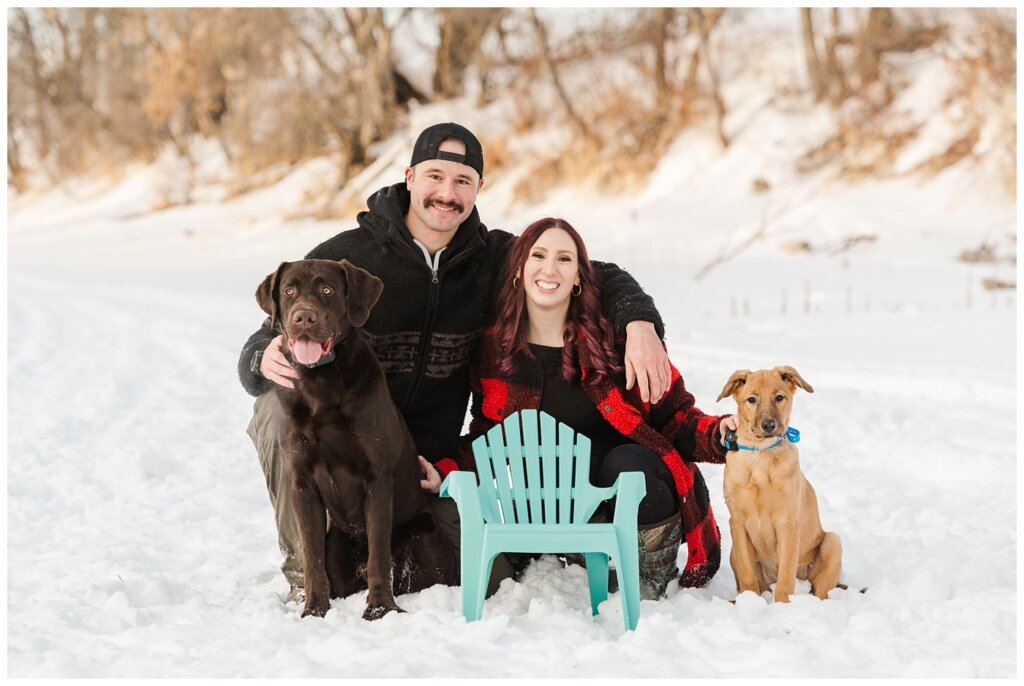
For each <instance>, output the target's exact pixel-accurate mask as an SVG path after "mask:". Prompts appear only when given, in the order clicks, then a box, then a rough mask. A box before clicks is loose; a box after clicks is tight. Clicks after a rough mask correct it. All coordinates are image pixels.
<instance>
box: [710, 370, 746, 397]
mask: <svg viewBox="0 0 1024 686" xmlns="http://www.w3.org/2000/svg"><path fill="white" fill-rule="evenodd" d="M748 376H750V370H749V369H738V370H736V371H734V372H733V373H732V376H730V377H729V380H728V381H726V382H725V387H724V388H722V392H721V393H719V394H718V398H716V402H717V401H718V400H721V399H722V398H724V397H726V396H727V395H732V394H733V393H735V392H736V389H738V388H739V387H740V386H742V385H743V384H745V383H747V377H748Z"/></svg>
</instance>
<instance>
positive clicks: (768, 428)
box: [761, 419, 776, 434]
mask: <svg viewBox="0 0 1024 686" xmlns="http://www.w3.org/2000/svg"><path fill="white" fill-rule="evenodd" d="M775 427H776V424H775V420H774V419H766V420H764V421H763V422H761V430H762V431H764V432H765V433H766V434H770V433H772V432H773V431H775Z"/></svg>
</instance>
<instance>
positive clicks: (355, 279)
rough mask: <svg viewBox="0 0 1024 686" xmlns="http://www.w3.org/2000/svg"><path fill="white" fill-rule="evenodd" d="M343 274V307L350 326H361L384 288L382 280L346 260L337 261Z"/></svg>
mask: <svg viewBox="0 0 1024 686" xmlns="http://www.w3.org/2000/svg"><path fill="white" fill-rule="evenodd" d="M338 264H339V265H341V271H342V273H343V274H344V275H345V309H346V310H347V311H348V320H349V321H350V322H352V326H362V325H363V324H365V323H366V319H367V317H369V316H370V310H371V309H373V306H374V305H376V304H377V299H378V298H379V297H380V294H381V292H383V290H384V282H383V281H381V280H380V279H378V278H377V277H376V276H374V275H373V274H371V273H370V272H368V271H366V270H365V269H360V268H359V267H357V266H355V265H354V264H352V263H351V262H349V261H348V260H341V261H340V262H338Z"/></svg>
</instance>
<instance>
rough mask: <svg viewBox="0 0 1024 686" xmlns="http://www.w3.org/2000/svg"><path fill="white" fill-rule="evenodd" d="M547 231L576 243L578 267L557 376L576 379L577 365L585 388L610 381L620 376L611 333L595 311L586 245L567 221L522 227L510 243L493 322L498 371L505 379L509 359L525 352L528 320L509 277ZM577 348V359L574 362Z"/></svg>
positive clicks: (511, 365) (522, 296) (596, 295)
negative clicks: (557, 231)
mask: <svg viewBox="0 0 1024 686" xmlns="http://www.w3.org/2000/svg"><path fill="white" fill-rule="evenodd" d="M548 229H562V230H563V231H565V232H566V233H568V234H569V236H571V237H572V240H573V242H574V243H575V244H576V254H577V257H578V259H577V263H578V265H579V276H580V294H579V295H574V296H572V297H571V298H570V300H569V311H568V313H567V314H566V320H565V332H564V333H563V335H562V339H563V341H564V343H565V346H564V349H563V352H562V378H563V379H565V380H566V381H570V382H571V381H572V380H573V379H575V378H576V376H577V367H579V369H583V370H586V378H585V382H586V383H587V384H588V385H590V384H594V383H598V382H600V381H601V380H602V379H607V378H611V377H612V374H615V373H618V374H621V373H622V371H623V367H622V361H621V359H620V357H619V354H618V352H617V351H616V349H615V329H613V328H612V325H611V322H609V321H608V318H607V317H605V316H604V313H603V312H602V311H601V291H600V288H599V287H598V285H597V274H596V272H595V271H594V265H593V264H592V263H591V262H590V258H589V257H588V256H587V247H586V246H585V245H584V244H583V239H582V238H581V237H580V234H579V233H578V232H577V231H576V229H574V228H573V227H572V225H571V224H569V222H567V221H565V220H564V219H555V218H552V217H547V218H545V219H540V220H538V221H535V222H534V223H532V224H530V225H529V226H527V227H526V229H525V230H524V231H523V233H522V234H521V235H520V236H519V237H518V238H517V239H516V241H515V244H514V245H513V246H512V251H511V252H510V253H509V256H508V260H507V262H506V263H505V271H504V274H503V280H502V282H501V283H502V285H501V290H500V292H499V294H498V305H497V315H498V318H497V322H496V324H495V339H496V341H497V347H498V350H497V353H498V367H499V369H501V371H502V372H503V373H504V374H505V375H506V376H510V375H511V374H512V373H513V372H514V371H515V367H516V365H515V356H516V355H517V354H519V353H521V352H523V351H527V354H529V351H528V350H527V348H526V334H527V332H528V331H529V324H528V318H529V317H528V313H527V309H526V291H525V284H522V283H520V284H519V286H518V287H516V286H514V285H513V279H515V278H516V277H517V276H518V275H520V274H522V271H523V266H524V265H525V264H526V260H527V259H528V257H529V254H530V250H532V249H533V246H534V244H535V243H536V242H537V240H538V239H539V238H540V236H541V234H543V233H544V232H545V231H547V230H548ZM520 281H522V278H520ZM577 348H578V349H579V351H580V357H581V358H583V359H580V360H577V359H576V353H577Z"/></svg>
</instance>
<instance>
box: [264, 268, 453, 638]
mask: <svg viewBox="0 0 1024 686" xmlns="http://www.w3.org/2000/svg"><path fill="white" fill-rule="evenodd" d="M382 290H383V284H382V283H381V281H380V279H378V278H377V277H375V276H373V275H372V274H370V273H369V272H367V271H364V270H362V269H359V268H358V267H356V266H355V265H353V264H351V263H349V262H348V261H347V260H341V261H340V262H334V261H331V260H303V261H301V262H284V263H282V264H281V266H280V267H278V269H277V271H275V272H274V273H273V274H271V275H269V276H267V278H266V279H264V281H263V283H261V284H260V286H259V288H258V289H257V290H256V300H257V302H259V304H260V307H262V308H263V310H264V311H265V312H267V314H269V315H270V319H271V325H272V326H274V327H277V328H280V329H283V331H284V334H285V340H286V341H287V347H286V349H285V350H283V351H282V352H283V353H284V355H285V356H286V357H287V358H288V360H289V361H290V362H291V363H292V364H293V366H294V367H295V368H296V369H298V370H299V378H298V379H297V380H296V382H295V388H294V389H291V388H285V387H283V386H278V387H277V394H278V397H279V398H280V400H281V404H282V405H283V406H284V409H285V414H286V416H287V421H285V423H284V428H283V429H282V433H281V436H280V441H281V446H282V448H283V449H284V451H285V453H286V454H287V456H288V457H287V459H288V463H287V464H288V473H289V476H290V480H291V489H292V503H293V509H294V513H295V520H296V523H297V524H298V528H299V537H300V539H301V541H302V552H303V570H304V574H305V590H306V606H305V608H304V609H303V612H302V616H306V615H310V614H312V615H316V616H319V617H322V616H324V615H325V614H326V613H327V611H328V610H329V609H330V599H331V598H332V597H333V598H337V597H345V596H347V595H350V594H351V593H355V592H357V591H361V590H363V589H367V588H368V589H369V594H368V597H367V608H366V611H365V612H364V613H363V617H364V618H365V619H377V618H379V617H382V616H384V615H385V614H386V613H387V612H389V611H391V610H398V611H401V609H400V608H399V607H398V605H397V604H395V598H394V594H395V593H412V592H415V591H419V590H422V589H424V588H427V587H429V586H432V585H434V584H437V583H443V584H452V583H456V582H457V578H456V577H457V575H456V572H455V570H456V569H457V566H456V561H455V557H454V551H453V549H452V548H451V546H450V545H449V544H448V542H447V539H445V538H444V537H443V536H440V535H439V534H438V533H436V523H435V522H434V519H433V515H432V514H431V512H430V509H429V506H428V504H427V500H426V496H425V495H424V493H423V490H422V489H421V488H420V483H419V482H420V479H421V478H422V477H421V474H420V467H419V463H418V461H417V457H416V447H415V444H414V443H413V439H412V436H410V434H409V430H408V428H407V427H406V425H405V421H404V420H403V419H402V415H401V414H400V413H399V411H398V408H396V407H395V404H394V402H392V400H391V396H390V394H389V392H388V386H387V383H386V381H385V379H384V372H383V371H382V369H381V366H380V363H379V362H378V361H377V358H376V357H375V356H374V354H373V351H372V349H371V348H370V345H369V343H368V342H367V340H366V337H365V335H364V334H363V331H362V329H361V327H362V326H363V324H364V323H365V322H366V319H367V317H368V316H369V314H370V310H371V308H372V307H373V306H374V304H375V303H376V302H377V299H378V298H379V297H380V294H381V292H382ZM282 347H285V346H284V344H282ZM325 510H326V513H327V517H325V516H324V512H325ZM328 520H329V529H328Z"/></svg>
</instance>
